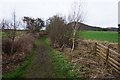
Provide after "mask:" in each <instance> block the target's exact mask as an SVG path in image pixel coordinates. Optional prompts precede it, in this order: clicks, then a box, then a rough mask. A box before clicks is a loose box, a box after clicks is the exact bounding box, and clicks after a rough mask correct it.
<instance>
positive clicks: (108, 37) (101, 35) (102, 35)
mask: <svg viewBox="0 0 120 80" xmlns="http://www.w3.org/2000/svg"><path fill="white" fill-rule="evenodd" d="M78 35H79V37H81V38H84V39H92V40H99V41H109V42H118V33H117V32H112V31H82V32H79V33H78Z"/></svg>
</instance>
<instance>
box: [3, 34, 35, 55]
mask: <svg viewBox="0 0 120 80" xmlns="http://www.w3.org/2000/svg"><path fill="white" fill-rule="evenodd" d="M35 37H36V36H35ZM35 37H33V35H31V34H26V35H23V36H20V37H19V38H17V39H15V41H14V44H13V45H14V46H13V54H14V53H21V52H24V53H27V52H28V51H30V50H31V49H32V48H33V47H34V45H35V44H34V42H35ZM11 47H12V40H11V39H9V38H6V39H3V40H2V51H3V53H4V54H7V55H10V54H11Z"/></svg>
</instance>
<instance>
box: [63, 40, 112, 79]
mask: <svg viewBox="0 0 120 80" xmlns="http://www.w3.org/2000/svg"><path fill="white" fill-rule="evenodd" d="M94 43H95V42H94V41H85V40H83V41H80V42H79V44H78V47H76V48H75V50H74V51H73V53H72V54H71V53H70V48H64V51H63V52H64V53H65V56H66V57H67V58H68V60H69V61H70V62H71V63H74V64H76V65H77V66H78V72H79V73H80V76H81V77H85V78H114V76H113V75H112V69H111V68H110V67H108V68H106V65H105V62H104V61H103V59H101V58H100V57H99V56H98V55H95V52H94ZM102 44H105V43H102ZM106 45H108V44H107V43H106Z"/></svg>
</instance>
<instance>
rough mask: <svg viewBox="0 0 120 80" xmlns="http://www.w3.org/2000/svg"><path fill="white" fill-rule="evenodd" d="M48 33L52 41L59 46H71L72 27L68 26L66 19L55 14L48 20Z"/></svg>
mask: <svg viewBox="0 0 120 80" xmlns="http://www.w3.org/2000/svg"><path fill="white" fill-rule="evenodd" d="M47 33H48V36H49V38H50V40H51V43H52V44H53V46H54V45H56V44H57V45H56V46H58V47H60V48H61V47H62V46H69V47H71V43H72V38H71V36H72V29H71V27H69V26H67V24H66V23H65V20H64V19H63V18H62V17H59V16H57V15H56V16H53V17H52V18H50V19H49V20H48V23H47ZM56 46H54V47H56Z"/></svg>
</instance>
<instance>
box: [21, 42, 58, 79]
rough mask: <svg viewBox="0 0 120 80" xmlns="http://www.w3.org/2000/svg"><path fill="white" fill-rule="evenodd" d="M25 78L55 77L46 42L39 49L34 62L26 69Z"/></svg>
mask: <svg viewBox="0 0 120 80" xmlns="http://www.w3.org/2000/svg"><path fill="white" fill-rule="evenodd" d="M23 77H24V78H55V77H56V75H55V72H54V68H53V65H52V62H51V59H50V57H49V55H48V52H47V49H46V48H45V46H44V44H41V45H40V47H39V48H38V49H37V52H36V56H35V58H34V60H33V61H32V64H31V65H30V67H29V68H28V70H27V71H26V73H25V75H23Z"/></svg>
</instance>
